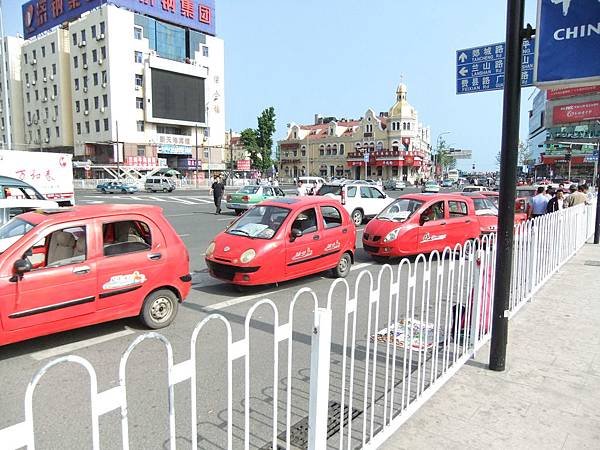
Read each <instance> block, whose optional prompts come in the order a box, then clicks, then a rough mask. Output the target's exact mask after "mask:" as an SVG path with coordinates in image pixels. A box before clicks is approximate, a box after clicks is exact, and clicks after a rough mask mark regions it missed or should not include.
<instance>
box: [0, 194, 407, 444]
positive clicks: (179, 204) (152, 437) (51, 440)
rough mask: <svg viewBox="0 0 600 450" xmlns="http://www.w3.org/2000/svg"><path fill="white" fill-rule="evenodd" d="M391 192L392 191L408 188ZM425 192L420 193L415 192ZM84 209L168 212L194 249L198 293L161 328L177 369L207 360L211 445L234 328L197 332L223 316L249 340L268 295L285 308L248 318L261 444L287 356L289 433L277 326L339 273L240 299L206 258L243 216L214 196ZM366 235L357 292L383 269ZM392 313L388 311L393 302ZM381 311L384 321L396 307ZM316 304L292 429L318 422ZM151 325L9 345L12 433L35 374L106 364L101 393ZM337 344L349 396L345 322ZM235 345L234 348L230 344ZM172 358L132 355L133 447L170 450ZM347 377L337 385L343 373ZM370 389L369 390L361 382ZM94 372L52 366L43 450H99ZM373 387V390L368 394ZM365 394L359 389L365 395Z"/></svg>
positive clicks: (3, 401) (362, 328) (301, 337)
mask: <svg viewBox="0 0 600 450" xmlns="http://www.w3.org/2000/svg"><path fill="white" fill-rule="evenodd" d="M410 191H411V190H405V191H404V192H401V191H396V192H390V193H389V194H390V195H392V196H395V197H397V196H399V195H401V194H402V193H407V192H410ZM413 191H414V190H413ZM76 198H77V202H78V203H79V204H104V203H126V204H135V203H143V204H156V205H159V206H161V207H162V208H163V210H164V214H165V216H166V217H167V218H168V220H169V221H170V222H171V223H172V225H173V226H174V228H175V230H176V231H177V233H178V234H179V235H180V236H181V238H182V239H183V241H184V242H185V244H186V246H187V247H188V249H189V252H190V257H191V262H190V264H191V270H192V271H193V279H192V291H191V293H190V295H189V297H188V298H187V299H186V301H185V302H184V303H183V304H182V305H181V306H180V309H179V314H178V316H177V319H176V320H175V322H174V323H173V324H172V325H171V326H170V327H168V328H166V329H163V330H160V333H161V334H162V335H164V336H165V337H166V338H167V339H168V340H169V342H170V344H171V346H172V352H173V361H174V363H175V364H177V363H179V362H181V361H184V360H187V359H189V358H190V355H191V352H192V351H193V352H194V353H195V354H196V357H197V365H196V366H197V368H198V382H197V388H198V389H197V401H198V415H197V417H198V423H199V424H198V430H199V439H200V441H199V445H200V447H201V448H211V449H212V448H214V449H217V448H224V447H226V441H225V439H226V414H225V411H226V410H225V408H226V405H227V404H226V399H227V395H226V394H227V383H226V380H227V376H226V375H227V372H226V367H227V351H228V347H227V345H226V342H227V334H226V331H225V328H224V327H223V325H222V323H216V321H213V322H211V323H209V324H208V325H207V327H205V328H204V329H203V331H202V332H201V334H200V337H199V339H198V344H197V345H196V347H195V349H191V347H190V337H191V335H192V332H193V330H194V327H195V326H196V325H197V324H198V323H199V322H200V321H202V320H203V319H205V318H206V317H208V316H209V315H210V314H213V313H220V314H222V315H223V316H224V317H225V318H226V319H227V320H228V321H229V322H230V323H231V333H232V341H233V342H235V341H237V340H240V339H242V338H243V337H244V334H245V326H246V315H247V313H248V311H249V309H250V308H251V307H252V306H253V305H254V304H255V303H256V302H257V301H259V300H261V299H264V298H268V299H270V300H271V302H272V304H273V305H275V307H276V308H277V311H276V312H274V311H273V308H272V307H271V306H269V305H262V306H260V307H258V308H257V309H256V311H255V313H254V315H253V316H252V320H250V321H249V322H248V330H249V349H250V355H251V357H250V358H249V361H250V374H251V375H250V386H251V388H250V398H251V401H250V403H251V404H250V408H251V411H252V414H251V415H252V419H251V424H250V430H251V431H250V433H251V436H250V440H251V446H252V447H254V448H261V447H262V446H264V445H265V444H266V443H267V441H268V439H269V438H270V429H271V423H272V420H273V412H272V406H273V398H274V391H273V386H274V383H273V377H274V374H273V367H274V366H275V363H274V359H275V357H278V360H279V363H278V367H279V371H278V373H277V374H275V377H276V379H278V380H279V382H278V383H277V385H278V388H277V389H278V393H279V401H278V404H277V408H278V427H279V431H280V432H281V431H283V429H284V428H283V423H284V420H285V405H286V404H287V401H285V386H286V385H287V382H288V380H287V377H286V370H287V358H288V354H287V352H288V349H287V344H286V345H282V346H280V347H279V349H278V350H277V351H274V344H275V343H276V341H275V340H274V339H273V329H274V328H273V327H274V326H275V324H278V325H281V324H285V323H287V322H288V320H289V317H288V314H289V304H290V302H291V300H292V298H293V295H294V294H295V293H296V292H297V291H298V290H299V289H301V288H303V287H310V288H311V289H313V290H314V291H315V292H316V293H317V295H318V298H319V302H320V304H321V306H323V305H324V302H325V301H326V298H327V292H328V289H329V287H330V286H331V283H332V281H333V279H332V278H330V277H329V276H328V275H327V274H317V275H314V276H310V277H306V278H302V279H299V280H294V281H290V282H285V283H281V284H279V285H277V286H267V287H263V288H256V289H251V290H249V291H248V292H244V293H243V294H240V293H239V292H238V291H237V290H236V289H234V288H233V287H232V286H230V285H228V284H226V283H223V282H221V281H218V280H214V279H212V278H211V277H210V276H209V275H208V273H207V271H206V265H205V263H204V257H203V255H204V251H205V249H206V247H207V246H208V244H209V242H210V241H211V239H212V238H213V236H215V235H216V234H217V233H218V232H220V231H222V230H223V229H224V228H225V226H226V225H227V224H228V223H229V222H230V221H232V220H233V219H234V218H235V215H234V214H233V213H232V212H225V211H224V213H223V214H221V215H215V213H214V209H215V208H214V205H213V204H212V198H211V197H210V196H209V195H208V192H207V191H175V192H173V193H164V194H163V193H160V194H147V193H138V194H136V195H110V194H98V193H96V192H94V191H77V193H76ZM363 228H364V226H363V227H360V228H359V233H358V236H357V239H358V241H359V242H358V243H357V254H356V261H355V264H354V266H353V269H352V272H351V274H350V275H349V277H348V282H349V284H350V286H354V284H355V281H356V278H357V276H358V274H359V273H360V272H361V271H362V270H368V271H369V272H371V273H372V275H373V277H374V278H375V279H377V275H378V274H379V271H380V270H381V265H379V264H376V263H374V262H373V261H371V259H370V258H369V257H368V255H367V254H366V253H364V251H363V250H362V248H360V247H362V245H361V244H360V239H361V237H362V235H361V233H360V231H361V230H362V229H363ZM389 283H390V279H389V277H387V278H386V277H385V276H384V277H383V284H384V286H383V288H384V289H385V286H386V285H387V286H389ZM356 298H357V299H359V300H360V301H359V304H358V308H359V310H360V313H359V317H366V316H367V313H366V310H365V308H366V307H367V306H368V303H369V302H368V299H369V291H368V289H367V287H366V286H361V287H360V289H358V290H357V291H356ZM384 306H385V305H384ZM384 306H382V311H381V312H380V315H381V318H382V322H380V323H383V321H384V317H383V315H384V312H385V311H386V308H387V306H385V307H384ZM313 309H314V304H313V303H312V302H311V301H310V299H309V298H302V299H301V300H300V301H298V303H297V305H296V308H295V310H294V316H293V330H294V334H293V342H294V344H293V371H292V375H293V376H292V380H293V388H294V389H293V392H294V394H293V396H292V404H293V410H292V421H291V422H292V423H295V422H296V421H298V420H301V419H302V418H304V417H306V416H307V415H308V394H307V393H308V373H309V367H310V364H309V362H310V343H311V335H312V327H313V317H312V314H313ZM333 309H334V323H336V317H337V318H338V319H337V323H336V325H339V323H340V322H339V317H341V315H342V313H343V311H342V302H340V304H339V305H334V308H333ZM366 327H367V323H366V320H363V321H361V322H360V323H359V324H358V326H357V336H358V343H359V347H358V348H359V349H360V348H363V346H364V345H365V343H366V341H367V339H368V336H367V332H366ZM147 331H148V330H146V329H144V328H143V327H142V326H141V325H140V324H139V322H138V321H137V320H136V319H125V320H119V321H115V322H110V323H105V324H100V325H96V326H91V327H86V328H83V329H78V330H72V331H68V332H64V333H59V334H55V335H51V336H46V337H41V338H37V339H32V340H29V341H25V342H21V343H16V344H12V345H8V346H5V347H3V349H2V353H1V355H0V375H1V377H2V380H3V381H4V382H3V383H2V385H1V386H0V411H2V415H0V429H2V428H5V427H7V426H9V425H13V424H15V423H18V422H20V421H22V420H23V419H24V412H25V409H24V403H23V400H24V396H25V390H26V388H27V384H28V382H29V380H30V378H31V377H32V376H33V374H34V373H35V372H36V371H37V370H38V369H39V368H40V367H41V366H42V365H43V364H45V363H47V362H48V361H50V360H51V359H53V358H55V357H59V356H64V355H68V354H74V355H79V356H82V357H84V358H86V359H87V360H88V361H89V362H90V363H91V364H92V365H93V366H94V368H95V370H96V374H97V377H98V390H99V391H104V390H106V389H109V388H111V387H114V386H116V384H117V383H118V377H119V361H120V357H121V355H122V353H123V352H124V351H125V350H126V349H127V347H128V346H129V345H130V343H131V342H132V341H133V340H134V338H135V337H136V336H139V335H141V334H143V333H145V332H147ZM333 342H334V345H333V347H332V349H333V352H332V367H333V368H334V369H333V372H334V375H335V376H334V377H333V378H332V379H337V380H338V381H337V382H335V381H332V387H331V392H332V395H333V394H335V393H337V395H339V391H340V389H339V379H341V374H340V373H339V370H340V369H339V365H340V360H341V353H342V347H343V327H341V328H340V327H339V326H338V327H337V328H335V327H334V330H333ZM230 350H231V349H230ZM363 360H364V351H363V357H362V360H361V356H360V352H359V354H357V366H356V367H357V371H358V372H359V373H360V372H361V371H363V370H364V362H363V363H362V366H361V361H363ZM241 361H242V360H236V361H234V363H233V367H232V369H233V380H234V381H233V397H234V401H233V423H234V429H233V435H234V447H236V448H237V447H239V446H240V444H241V442H242V440H243V438H244V429H245V427H244V422H243V412H244V402H243V398H244V391H243V386H244V383H243V375H244V367H243V364H242V362H241ZM166 367H167V352H166V350H165V347H164V345H163V344H161V343H159V342H157V341H145V342H143V343H142V344H141V345H139V346H138V347H137V348H136V350H135V351H134V352H133V353H132V355H131V357H130V359H129V361H128V363H127V369H126V378H127V386H128V389H127V399H128V402H129V405H128V411H129V419H130V422H129V436H130V443H131V448H140V449H142V448H144V449H145V448H157V447H164V448H168V437H169V434H168V424H169V417H168V401H167V389H166V386H167V375H166V374H167V370H166ZM336 376H337V378H336ZM357 387H360V386H357ZM89 389H90V387H89V377H88V376H87V375H86V373H85V371H84V370H83V369H82V368H81V367H77V366H75V365H73V364H70V363H68V364H63V365H60V366H56V367H54V368H52V369H51V370H50V371H49V372H48V373H47V374H46V375H45V376H44V378H43V379H42V381H41V382H40V384H39V386H38V388H37V390H36V393H35V396H34V408H33V411H34V417H35V423H36V436H38V437H39V441H36V444H37V445H38V446H39V447H40V448H59V447H60V448H89V447H91V431H90V430H91V419H90V417H91V416H90V401H89V398H90V397H89ZM361 389H362V388H361ZM361 389H357V391H360V390H361ZM190 396H191V392H190V387H189V384H188V383H181V384H179V385H177V386H176V388H175V412H176V415H177V421H176V423H177V441H178V442H177V444H178V448H188V447H190V445H191V443H190V441H189V436H190V429H191V424H190ZM100 444H101V446H102V448H120V447H121V445H122V442H121V434H120V414H119V413H118V411H113V412H111V413H108V414H106V415H104V416H102V418H101V420H100Z"/></svg>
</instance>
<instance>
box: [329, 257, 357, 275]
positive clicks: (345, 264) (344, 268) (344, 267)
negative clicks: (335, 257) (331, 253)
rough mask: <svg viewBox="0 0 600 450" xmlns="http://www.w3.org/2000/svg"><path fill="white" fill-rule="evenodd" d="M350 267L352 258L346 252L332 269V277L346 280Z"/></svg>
mask: <svg viewBox="0 0 600 450" xmlns="http://www.w3.org/2000/svg"><path fill="white" fill-rule="evenodd" d="M351 267H352V257H351V256H350V253H348V252H346V253H344V254H343V255H342V256H341V257H340V260H339V261H338V265H337V266H336V267H335V269H333V276H334V277H336V278H346V277H347V276H348V274H349V273H350V268H351Z"/></svg>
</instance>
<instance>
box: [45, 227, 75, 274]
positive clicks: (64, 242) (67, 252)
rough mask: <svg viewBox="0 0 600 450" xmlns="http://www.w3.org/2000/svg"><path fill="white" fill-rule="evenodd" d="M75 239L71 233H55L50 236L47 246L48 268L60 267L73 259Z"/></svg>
mask: <svg viewBox="0 0 600 450" xmlns="http://www.w3.org/2000/svg"><path fill="white" fill-rule="evenodd" d="M74 251H75V237H73V235H72V234H71V233H66V232H64V231H56V232H54V233H52V235H51V236H50V244H49V245H48V259H47V262H46V264H47V265H48V266H61V265H64V264H65V263H67V262H68V260H70V259H71V258H73V253H74Z"/></svg>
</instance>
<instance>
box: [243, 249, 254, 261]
mask: <svg viewBox="0 0 600 450" xmlns="http://www.w3.org/2000/svg"><path fill="white" fill-rule="evenodd" d="M255 256H256V252H255V251H254V250H253V249H251V248H250V249H248V250H246V251H245V252H244V253H242V256H240V262H241V263H243V264H246V263H249V262H250V261H252V260H253V259H254V257H255Z"/></svg>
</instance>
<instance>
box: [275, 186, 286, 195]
mask: <svg viewBox="0 0 600 450" xmlns="http://www.w3.org/2000/svg"><path fill="white" fill-rule="evenodd" d="M275 195H278V196H280V197H285V192H283V191H282V190H281V189H280V188H275Z"/></svg>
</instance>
